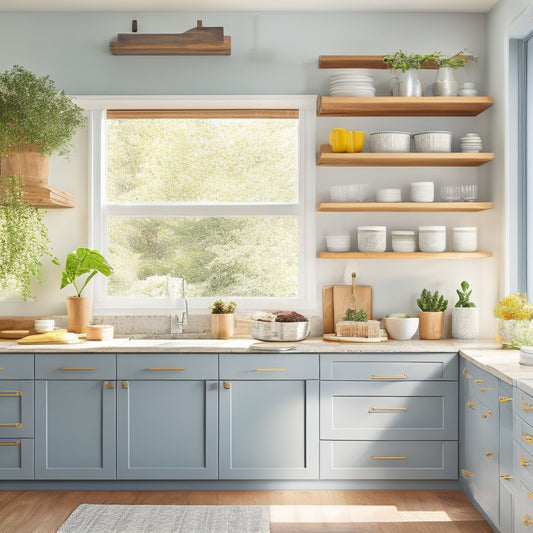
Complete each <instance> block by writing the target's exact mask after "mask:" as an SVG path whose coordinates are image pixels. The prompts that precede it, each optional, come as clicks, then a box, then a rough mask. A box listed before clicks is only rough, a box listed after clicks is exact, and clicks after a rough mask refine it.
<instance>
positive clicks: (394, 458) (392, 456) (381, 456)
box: [372, 455, 407, 461]
mask: <svg viewBox="0 0 533 533" xmlns="http://www.w3.org/2000/svg"><path fill="white" fill-rule="evenodd" d="M372 459H376V460H378V461H380V460H382V459H385V460H389V459H393V460H402V461H403V460H405V459H407V455H373V456H372Z"/></svg>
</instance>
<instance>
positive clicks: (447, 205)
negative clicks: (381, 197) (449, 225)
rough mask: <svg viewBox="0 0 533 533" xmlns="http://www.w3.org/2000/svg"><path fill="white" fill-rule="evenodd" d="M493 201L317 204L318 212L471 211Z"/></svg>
mask: <svg viewBox="0 0 533 533" xmlns="http://www.w3.org/2000/svg"><path fill="white" fill-rule="evenodd" d="M493 208H494V203H493V202H394V203H385V202H325V203H321V204H320V205H319V206H318V209H317V211H318V212H319V213H357V212H359V213H365V212H377V213H380V212H390V213H401V212H405V213H417V212H418V213H431V212H435V213H446V212H448V213H461V212H463V213H472V212H476V211H486V210H487V209H493Z"/></svg>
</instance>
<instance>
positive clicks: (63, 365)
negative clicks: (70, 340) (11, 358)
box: [35, 353, 116, 379]
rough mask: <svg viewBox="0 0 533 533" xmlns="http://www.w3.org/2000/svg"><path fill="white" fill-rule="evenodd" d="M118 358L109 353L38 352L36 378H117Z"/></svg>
mask: <svg viewBox="0 0 533 533" xmlns="http://www.w3.org/2000/svg"><path fill="white" fill-rule="evenodd" d="M115 377H116V358H115V354H109V353H69V354H58V353H55V354H37V355H36V357H35V379H115Z"/></svg>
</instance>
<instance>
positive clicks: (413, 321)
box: [383, 317, 418, 341]
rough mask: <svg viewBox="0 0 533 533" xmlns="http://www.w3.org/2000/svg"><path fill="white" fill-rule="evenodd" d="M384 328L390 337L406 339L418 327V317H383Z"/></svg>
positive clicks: (400, 339) (397, 339)
mask: <svg viewBox="0 0 533 533" xmlns="http://www.w3.org/2000/svg"><path fill="white" fill-rule="evenodd" d="M383 323H384V324H385V329H386V330H387V333H388V334H389V337H390V338H391V339H394V340H396V341H407V340H409V339H410V338H412V336H413V335H414V334H415V333H416V330H417V329H418V318H389V317H385V318H384V319H383Z"/></svg>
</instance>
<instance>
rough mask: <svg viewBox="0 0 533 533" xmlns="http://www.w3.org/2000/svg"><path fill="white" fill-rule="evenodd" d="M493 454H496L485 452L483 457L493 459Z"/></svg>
mask: <svg viewBox="0 0 533 533" xmlns="http://www.w3.org/2000/svg"><path fill="white" fill-rule="evenodd" d="M495 453H496V452H485V457H486V458H487V459H494V454H495Z"/></svg>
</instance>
